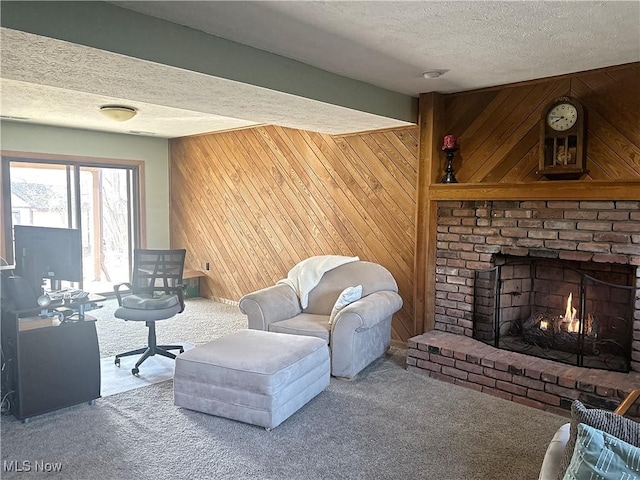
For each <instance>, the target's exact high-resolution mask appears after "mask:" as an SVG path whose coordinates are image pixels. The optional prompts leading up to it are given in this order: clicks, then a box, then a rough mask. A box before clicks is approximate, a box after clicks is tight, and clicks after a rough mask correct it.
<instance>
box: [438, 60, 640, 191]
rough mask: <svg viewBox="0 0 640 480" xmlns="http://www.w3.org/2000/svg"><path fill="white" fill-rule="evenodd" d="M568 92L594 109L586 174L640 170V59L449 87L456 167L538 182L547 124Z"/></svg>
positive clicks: (483, 178) (464, 179)
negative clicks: (476, 86)
mask: <svg viewBox="0 0 640 480" xmlns="http://www.w3.org/2000/svg"><path fill="white" fill-rule="evenodd" d="M560 96H572V97H575V98H577V99H578V100H580V101H581V103H582V104H583V105H584V108H585V110H586V112H587V149H586V151H587V169H588V171H589V173H588V174H587V175H586V176H585V177H584V178H583V179H582V180H630V179H638V178H640V131H639V128H638V125H640V65H639V64H637V63H635V64H630V65H626V66H621V67H612V68H607V69H600V70H595V71H590V72H585V73H579V74H574V75H567V76H563V77H561V78H553V79H548V80H542V81H535V82H529V83H526V84H520V85H515V86H506V87H501V88H498V89H491V90H485V91H478V92H471V93H460V94H453V95H447V96H445V98H444V128H445V130H446V131H447V132H450V133H453V134H456V135H458V136H459V143H460V151H459V152H458V154H457V156H456V159H455V162H454V167H455V175H456V177H457V179H458V181H459V182H460V183H481V182H498V183H514V182H533V181H538V180H546V179H545V178H544V177H542V176H541V175H538V174H536V170H537V168H538V158H539V153H538V152H539V150H538V148H539V135H540V133H539V124H540V118H541V115H542V111H543V108H544V107H545V105H546V104H547V103H548V102H550V101H552V100H554V99H555V98H557V97H560Z"/></svg>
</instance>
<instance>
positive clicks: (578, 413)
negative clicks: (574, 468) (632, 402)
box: [558, 400, 640, 480]
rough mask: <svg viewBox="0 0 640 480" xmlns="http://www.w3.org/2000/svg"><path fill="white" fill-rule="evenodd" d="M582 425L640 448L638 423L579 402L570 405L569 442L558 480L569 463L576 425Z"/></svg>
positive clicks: (560, 479)
mask: <svg viewBox="0 0 640 480" xmlns="http://www.w3.org/2000/svg"><path fill="white" fill-rule="evenodd" d="M580 423H584V424H585V425H589V426H591V427H593V428H597V429H598V430H602V431H604V432H606V433H608V434H609V435H613V436H614V437H617V438H619V439H620V440H622V441H623V442H627V443H630V444H631V445H633V446H634V447H640V423H638V422H634V421H633V420H631V419H629V418H625V417H623V416H622V415H616V414H615V413H613V412H610V411H609V410H601V409H598V408H587V407H585V406H584V405H583V404H582V402H580V401H579V400H575V401H574V402H573V403H572V404H571V429H570V436H569V441H568V442H567V446H566V447H565V449H564V455H563V457H562V463H561V464H560V473H559V475H558V480H562V478H563V477H564V474H565V472H566V471H567V467H568V466H569V463H570V462H571V457H572V456H573V450H574V448H575V444H576V438H577V436H578V425H579V424H580Z"/></svg>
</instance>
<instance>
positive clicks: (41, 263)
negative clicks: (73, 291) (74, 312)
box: [13, 225, 82, 295]
mask: <svg viewBox="0 0 640 480" xmlns="http://www.w3.org/2000/svg"><path fill="white" fill-rule="evenodd" d="M13 234H14V240H15V264H16V273H17V274H18V275H20V276H21V277H23V278H25V279H26V280H27V281H28V282H29V283H30V284H31V285H32V287H33V288H34V291H35V292H36V293H37V294H38V295H39V294H41V293H42V280H43V279H44V278H48V279H50V280H51V281H52V286H53V288H59V285H60V281H61V280H66V281H69V282H82V236H81V233H80V230H78V229H73V228H52V227H34V226H31V225H15V226H14V227H13Z"/></svg>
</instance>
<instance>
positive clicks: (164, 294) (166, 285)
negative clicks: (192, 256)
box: [113, 249, 187, 375]
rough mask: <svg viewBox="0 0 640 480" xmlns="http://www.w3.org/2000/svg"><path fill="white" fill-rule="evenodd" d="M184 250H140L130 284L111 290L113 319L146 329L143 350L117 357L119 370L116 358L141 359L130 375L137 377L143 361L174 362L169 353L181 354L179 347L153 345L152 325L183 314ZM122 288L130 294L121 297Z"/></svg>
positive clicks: (121, 354)
mask: <svg viewBox="0 0 640 480" xmlns="http://www.w3.org/2000/svg"><path fill="white" fill-rule="evenodd" d="M186 253H187V251H186V250H184V249H183V250H143V249H136V250H134V252H133V273H132V276H131V283H121V284H118V285H115V286H114V287H113V289H114V291H115V294H116V298H117V299H118V305H119V308H118V309H117V310H116V311H115V314H114V315H115V317H116V318H121V319H123V320H126V321H134V322H145V323H146V325H147V327H148V328H149V339H148V344H147V346H146V347H143V348H138V349H136V350H131V351H129V352H125V353H120V354H118V355H116V357H115V364H116V365H117V366H118V367H119V366H120V358H121V357H128V356H130V355H139V354H142V356H141V357H140V358H139V359H138V362H137V363H136V365H135V367H133V368H132V369H131V373H132V374H134V375H138V373H139V369H138V367H139V366H140V365H141V364H142V362H144V361H145V360H146V359H147V358H149V357H152V356H154V355H162V356H164V357H168V358H172V359H173V358H176V355H175V354H173V353H171V352H169V350H180V353H182V352H184V347H183V346H182V345H157V344H156V322H157V321H158V320H165V319H168V318H171V317H174V316H175V315H177V314H178V313H181V312H182V311H183V310H184V297H183V292H182V289H183V285H182V273H183V270H184V260H185V256H186ZM123 287H126V288H127V289H128V290H129V291H130V292H131V294H130V295H127V296H124V295H123V292H122V291H121V290H122V288H123Z"/></svg>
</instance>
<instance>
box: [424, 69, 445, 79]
mask: <svg viewBox="0 0 640 480" xmlns="http://www.w3.org/2000/svg"><path fill="white" fill-rule="evenodd" d="M442 75H444V72H443V71H441V70H429V71H428V72H424V73H423V74H422V76H423V77H424V78H440V77H441V76H442Z"/></svg>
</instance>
